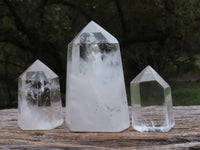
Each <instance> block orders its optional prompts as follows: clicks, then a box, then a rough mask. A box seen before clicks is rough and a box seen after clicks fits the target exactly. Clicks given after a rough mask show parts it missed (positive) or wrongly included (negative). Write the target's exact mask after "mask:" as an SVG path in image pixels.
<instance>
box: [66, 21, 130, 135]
mask: <svg viewBox="0 0 200 150" xmlns="http://www.w3.org/2000/svg"><path fill="white" fill-rule="evenodd" d="M66 96H67V97H66V124H67V126H68V128H69V129H70V130H71V131H77V132H120V131H122V130H124V129H126V128H128V127H129V126H130V122H129V113H128V105H127V98H126V92H125V84H124V76H123V69H122V62H121V54H120V48H119V43H118V41H117V39H116V38H115V37H113V36H112V35H111V34H110V33H108V32H107V31H105V30H104V29H103V28H102V27H100V26H99V25H98V24H96V23H95V22H93V21H91V22H90V23H89V24H88V25H87V26H86V27H85V28H84V29H83V30H82V31H81V32H80V33H79V34H78V35H77V36H76V37H75V38H74V40H73V41H72V42H71V43H69V45H68V57H67V87H66Z"/></svg>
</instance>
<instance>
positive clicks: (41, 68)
mask: <svg viewBox="0 0 200 150" xmlns="http://www.w3.org/2000/svg"><path fill="white" fill-rule="evenodd" d="M30 71H43V72H44V73H45V74H46V75H47V77H48V78H56V77H58V76H57V74H55V73H54V72H53V71H52V70H51V69H50V68H49V67H47V66H46V65H45V64H44V63H43V62H41V61H40V60H39V59H37V60H36V61H35V62H34V63H33V64H32V65H31V66H29V67H28V69H26V70H25V71H24V72H23V73H22V74H21V75H20V76H19V78H24V76H25V75H26V73H27V72H30Z"/></svg>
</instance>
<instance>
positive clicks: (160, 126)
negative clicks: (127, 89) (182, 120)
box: [130, 66, 175, 132]
mask: <svg viewBox="0 0 200 150" xmlns="http://www.w3.org/2000/svg"><path fill="white" fill-rule="evenodd" d="M130 86H131V99H132V126H133V128H134V129H135V130H137V131H140V132H145V131H146V132H150V131H153V132H155V131H158V132H168V131H169V130H170V129H171V128H172V127H173V126H174V124H175V121H174V117H173V111H172V96H171V88H170V86H169V85H168V83H167V82H165V81H164V80H163V78H162V77H161V76H160V75H159V74H158V73H157V72H156V71H155V70H154V69H153V68H152V67H151V66H147V67H146V68H145V69H144V70H143V71H142V72H141V73H140V74H139V75H137V76H136V78H135V79H133V80H132V81H131V84H130Z"/></svg>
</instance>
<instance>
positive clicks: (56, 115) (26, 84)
mask: <svg viewBox="0 0 200 150" xmlns="http://www.w3.org/2000/svg"><path fill="white" fill-rule="evenodd" d="M62 123H63V117H62V103H61V97H60V85H59V78H58V76H57V75H56V74H55V73H54V72H53V71H52V70H50V69H49V68H48V67H47V66H46V65H45V64H43V63H42V62H41V61H39V60H36V61H35V62H34V63H33V64H32V65H31V66H30V67H29V68H28V69H27V70H26V71H25V72H24V73H23V74H22V75H21V76H20V77H19V85H18V125H19V127H20V128H21V129H23V130H48V129H53V128H55V127H57V126H59V125H61V124H62Z"/></svg>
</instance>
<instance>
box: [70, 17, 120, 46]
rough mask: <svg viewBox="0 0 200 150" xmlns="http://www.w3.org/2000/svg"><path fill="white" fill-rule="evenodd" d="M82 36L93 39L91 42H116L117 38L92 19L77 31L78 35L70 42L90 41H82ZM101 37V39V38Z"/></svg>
mask: <svg viewBox="0 0 200 150" xmlns="http://www.w3.org/2000/svg"><path fill="white" fill-rule="evenodd" d="M84 36H87V39H90V40H95V41H93V43H118V40H117V39H116V38H115V37H114V36H113V35H111V34H110V33H109V32H107V31H106V30H105V29H104V28H102V27H101V26H100V25H98V24H97V23H96V22H94V21H93V20H92V21H90V22H89V23H88V24H87V25H86V26H85V27H84V28H83V29H82V30H81V32H79V33H78V35H77V36H76V37H75V38H74V39H73V40H72V41H71V42H70V44H71V43H76V44H78V43H87V42H89V43H91V41H90V40H87V41H84V42H83V41H82V42H80V41H81V40H82V39H84ZM102 39H103V40H102Z"/></svg>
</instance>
